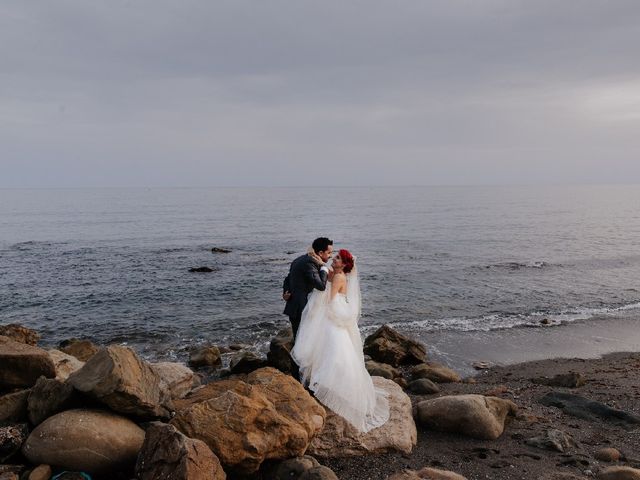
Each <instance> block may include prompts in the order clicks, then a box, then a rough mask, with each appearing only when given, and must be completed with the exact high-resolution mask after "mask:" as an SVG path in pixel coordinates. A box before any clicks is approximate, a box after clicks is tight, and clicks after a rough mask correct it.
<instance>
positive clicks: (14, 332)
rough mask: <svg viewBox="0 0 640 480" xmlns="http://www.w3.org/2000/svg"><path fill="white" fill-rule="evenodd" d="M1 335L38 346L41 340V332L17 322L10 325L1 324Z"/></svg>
mask: <svg viewBox="0 0 640 480" xmlns="http://www.w3.org/2000/svg"><path fill="white" fill-rule="evenodd" d="M0 335H3V336H5V337H8V338H10V339H11V340H13V341H14V342H18V343H26V344H27V345H32V346H36V345H37V344H38V340H40V334H39V333H38V332H36V331H35V330H31V329H30V328H27V327H23V326H22V325H19V324H17V323H10V324H9V325H0Z"/></svg>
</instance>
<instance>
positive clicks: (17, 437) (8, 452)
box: [0, 424, 29, 463]
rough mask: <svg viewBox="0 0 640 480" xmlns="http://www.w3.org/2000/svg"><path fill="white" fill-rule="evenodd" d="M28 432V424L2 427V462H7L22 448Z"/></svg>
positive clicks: (0, 461) (0, 434)
mask: <svg viewBox="0 0 640 480" xmlns="http://www.w3.org/2000/svg"><path fill="white" fill-rule="evenodd" d="M28 434H29V430H28V429H27V425H26V424H16V425H6V426H3V427H0V463H4V462H6V461H7V460H8V459H9V458H11V457H12V456H13V455H14V454H15V453H16V452H18V450H20V447H21V446H22V444H23V443H24V441H25V440H26V439H27V435H28Z"/></svg>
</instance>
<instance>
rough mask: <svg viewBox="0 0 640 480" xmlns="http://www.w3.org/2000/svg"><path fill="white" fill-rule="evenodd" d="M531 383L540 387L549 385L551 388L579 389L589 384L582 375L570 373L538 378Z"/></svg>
mask: <svg viewBox="0 0 640 480" xmlns="http://www.w3.org/2000/svg"><path fill="white" fill-rule="evenodd" d="M531 381H532V382H533V383H536V384H538V385H547V386H549V387H566V388H578V387H582V386H583V385H585V384H586V383H587V379H586V378H585V377H584V375H582V374H581V373H576V372H569V373H562V374H558V375H555V376H554V377H551V378H548V377H536V378H532V379H531Z"/></svg>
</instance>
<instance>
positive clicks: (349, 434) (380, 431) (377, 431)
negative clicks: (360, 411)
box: [308, 377, 417, 457]
mask: <svg viewBox="0 0 640 480" xmlns="http://www.w3.org/2000/svg"><path fill="white" fill-rule="evenodd" d="M373 384H374V385H375V386H376V387H377V388H380V389H383V390H385V391H386V392H387V398H388V400H389V420H387V422H386V423H384V424H383V425H382V426H380V427H378V428H374V429H373V430H370V431H369V432H367V433H362V432H360V431H358V430H357V429H356V428H355V427H354V426H353V425H351V424H350V423H348V422H347V421H346V420H345V419H344V418H342V417H340V416H339V415H336V414H335V413H333V412H331V411H330V410H327V420H326V424H325V428H324V429H323V430H322V432H320V434H319V435H318V436H316V437H315V438H314V439H313V440H312V442H311V445H310V446H309V450H308V453H309V454H310V455H314V456H317V457H350V456H359V455H363V454H373V453H384V452H396V451H398V452H403V453H410V452H411V450H412V449H413V447H414V446H415V444H416V442H417V431H416V424H415V422H414V420H413V414H412V408H411V399H410V398H409V397H408V396H407V394H406V393H404V392H403V391H402V388H401V387H400V386H398V385H397V384H396V383H395V382H393V381H391V380H388V379H386V378H381V377H373Z"/></svg>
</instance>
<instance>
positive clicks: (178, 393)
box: [151, 362, 200, 399]
mask: <svg viewBox="0 0 640 480" xmlns="http://www.w3.org/2000/svg"><path fill="white" fill-rule="evenodd" d="M151 368H152V369H153V370H154V371H155V372H156V373H157V374H158V376H159V377H160V379H161V380H162V382H163V383H164V385H165V386H166V388H167V389H168V390H169V395H171V398H172V399H175V398H182V397H184V396H185V395H186V394H187V393H189V392H190V391H191V390H193V389H194V388H195V387H198V386H200V377H198V376H197V375H196V374H195V373H193V370H191V369H190V368H189V367H187V366H186V365H183V364H182V363H174V362H159V363H152V364H151Z"/></svg>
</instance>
